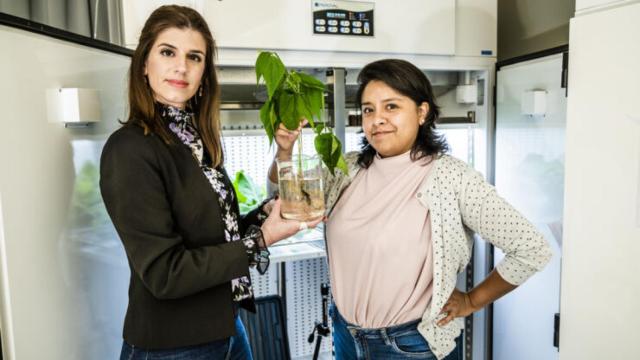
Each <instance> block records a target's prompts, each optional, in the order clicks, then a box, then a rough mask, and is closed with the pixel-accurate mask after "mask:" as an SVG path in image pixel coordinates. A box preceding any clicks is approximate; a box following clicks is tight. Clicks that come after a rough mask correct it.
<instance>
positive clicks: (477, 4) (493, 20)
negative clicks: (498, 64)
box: [455, 0, 498, 57]
mask: <svg viewBox="0 0 640 360" xmlns="http://www.w3.org/2000/svg"><path fill="white" fill-rule="evenodd" d="M497 51H498V2H497V1H496V0H457V1H456V50H455V54H456V55H457V56H493V57H495V56H497Z"/></svg>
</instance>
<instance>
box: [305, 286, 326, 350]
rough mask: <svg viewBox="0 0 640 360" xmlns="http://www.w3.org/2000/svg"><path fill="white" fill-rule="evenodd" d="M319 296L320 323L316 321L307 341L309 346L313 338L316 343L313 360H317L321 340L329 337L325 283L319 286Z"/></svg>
mask: <svg viewBox="0 0 640 360" xmlns="http://www.w3.org/2000/svg"><path fill="white" fill-rule="evenodd" d="M320 294H321V295H322V321H321V322H319V321H316V326H314V328H313V331H312V332H311V334H310V335H309V338H308V339H307V341H308V342H309V344H311V343H313V340H314V338H315V341H316V348H315V349H314V350H313V360H318V355H319V354H320V345H321V344H322V338H323V337H325V336H329V333H330V331H329V319H328V317H327V314H328V312H329V285H327V284H326V283H322V284H320Z"/></svg>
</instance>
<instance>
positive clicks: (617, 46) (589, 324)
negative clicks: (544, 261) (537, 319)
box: [560, 2, 640, 360]
mask: <svg viewBox="0 0 640 360" xmlns="http://www.w3.org/2000/svg"><path fill="white" fill-rule="evenodd" d="M638 19H640V3H637V2H634V3H632V4H630V5H626V6H621V7H616V8H612V9H609V10H606V11H600V12H596V13H591V14H587V15H583V16H577V17H575V18H574V19H572V21H571V30H570V56H569V100H568V109H567V150H566V153H567V166H566V194H565V238H564V242H563V254H564V255H565V258H564V261H563V264H562V299H561V304H562V307H561V316H562V320H561V322H560V359H561V360H573V359H638V351H637V346H638V340H639V339H640V338H639V337H638V323H640V312H638V299H639V298H640V281H638V254H640V219H639V217H640V106H639V100H640V86H639V85H638V84H640V41H638V37H639V35H640V22H639V21H638Z"/></svg>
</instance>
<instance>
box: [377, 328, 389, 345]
mask: <svg viewBox="0 0 640 360" xmlns="http://www.w3.org/2000/svg"><path fill="white" fill-rule="evenodd" d="M380 335H382V338H383V339H384V344H385V345H387V346H388V345H391V340H390V339H389V336H388V335H387V328H382V329H380Z"/></svg>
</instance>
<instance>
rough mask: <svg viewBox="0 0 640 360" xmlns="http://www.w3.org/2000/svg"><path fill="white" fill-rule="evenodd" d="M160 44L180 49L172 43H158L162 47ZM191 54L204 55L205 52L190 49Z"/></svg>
mask: <svg viewBox="0 0 640 360" xmlns="http://www.w3.org/2000/svg"><path fill="white" fill-rule="evenodd" d="M160 46H166V47H170V48H172V49H176V50H177V49H178V48H177V47H175V46H173V45H171V44H167V43H161V44H158V47H160ZM189 54H201V55H202V56H204V52H202V51H200V50H190V51H189Z"/></svg>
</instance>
